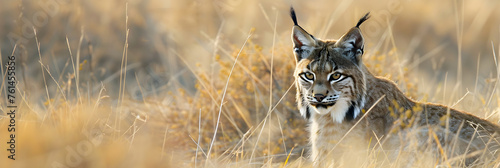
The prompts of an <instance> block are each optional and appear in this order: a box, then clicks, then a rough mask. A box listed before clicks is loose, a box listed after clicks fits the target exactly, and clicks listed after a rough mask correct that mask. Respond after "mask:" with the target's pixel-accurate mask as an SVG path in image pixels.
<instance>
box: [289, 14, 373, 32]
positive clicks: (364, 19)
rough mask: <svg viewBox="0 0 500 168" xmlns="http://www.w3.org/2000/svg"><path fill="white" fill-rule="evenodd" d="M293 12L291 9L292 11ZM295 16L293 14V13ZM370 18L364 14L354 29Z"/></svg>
mask: <svg viewBox="0 0 500 168" xmlns="http://www.w3.org/2000/svg"><path fill="white" fill-rule="evenodd" d="M292 10H293V9H292ZM294 15H295V13H294ZM369 18H370V12H368V13H366V14H365V16H363V17H362V18H361V19H359V21H358V24H356V27H357V28H359V26H361V24H362V23H363V22H365V21H366V20H368V19H369Z"/></svg>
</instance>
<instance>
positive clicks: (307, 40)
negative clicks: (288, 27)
mask: <svg viewBox="0 0 500 168" xmlns="http://www.w3.org/2000/svg"><path fill="white" fill-rule="evenodd" d="M290 16H291V17H292V20H293V23H294V26H293V30H292V41H293V51H294V53H295V56H296V61H297V62H298V61H300V60H302V59H304V58H307V57H308V56H309V53H311V51H312V50H313V49H314V47H315V46H316V44H317V42H316V39H315V38H314V37H313V36H312V35H311V34H309V33H307V31H305V30H304V29H303V28H302V27H300V26H299V25H298V23H297V17H296V16H295V11H294V10H293V7H292V8H290Z"/></svg>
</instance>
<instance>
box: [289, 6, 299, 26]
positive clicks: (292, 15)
mask: <svg viewBox="0 0 500 168" xmlns="http://www.w3.org/2000/svg"><path fill="white" fill-rule="evenodd" d="M290 17H292V20H293V24H294V25H299V24H298V23H297V16H295V10H294V9H293V7H292V6H290Z"/></svg>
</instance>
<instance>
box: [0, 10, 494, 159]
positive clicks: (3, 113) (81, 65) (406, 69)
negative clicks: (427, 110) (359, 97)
mask: <svg viewBox="0 0 500 168" xmlns="http://www.w3.org/2000/svg"><path fill="white" fill-rule="evenodd" d="M292 4H293V6H294V7H295V9H296V11H297V15H298V21H299V23H300V24H301V26H302V27H304V28H305V29H306V30H307V31H309V33H311V34H314V35H315V36H316V37H319V38H323V39H328V38H334V39H336V38H339V37H340V36H341V35H342V34H343V33H345V32H346V31H347V30H348V29H349V28H351V27H352V26H354V25H355V23H356V22H357V19H358V18H360V17H361V16H362V15H363V14H365V13H366V12H369V11H370V12H371V14H372V18H371V19H369V20H368V21H367V22H366V23H365V24H364V25H363V26H361V29H362V31H363V33H364V36H365V41H366V53H365V55H364V56H363V57H364V63H365V64H367V66H368V67H369V69H370V70H371V71H372V72H373V73H374V74H376V75H380V76H385V77H388V78H390V79H392V80H394V81H396V83H398V85H399V87H400V88H401V89H402V90H403V91H404V92H405V93H406V94H407V95H408V96H410V97H412V98H413V99H415V100H418V101H428V102H435V103H440V104H445V105H449V106H452V107H453V108H457V109H460V110H465V111H468V112H470V113H473V114H475V115H478V116H480V117H483V118H487V119H488V120H490V121H492V122H495V123H498V121H499V120H500V118H499V114H498V111H499V110H500V108H499V107H500V91H498V85H499V84H498V77H499V67H498V62H499V61H498V59H497V57H498V53H499V50H500V27H499V26H500V10H497V9H500V1H496V0H475V1H461V0H443V1H431V0H422V1H415V0H384V1H370V0H360V1H327V0H316V1H293V2H291V1H265V0H258V1H243V0H220V1H217V0H206V1H195V0H185V1H173V0H167V1H160V0H143V1H140V0H129V1H98V0H85V1H84V0H77V1H69V0H42V1H35V0H24V1H20V0H6V1H2V2H0V20H1V21H2V26H0V50H1V52H0V54H1V61H2V62H1V64H2V65H3V66H2V71H1V72H2V79H3V80H2V81H3V82H2V85H0V86H1V87H0V117H1V118H0V144H1V145H0V151H2V152H0V167H307V166H309V167H310V166H311V163H310V162H308V160H307V156H308V146H307V145H308V142H307V137H308V133H307V124H306V121H305V120H304V119H303V118H302V117H301V116H300V115H299V112H298V110H297V109H296V104H295V88H294V86H293V81H294V78H293V76H292V75H293V70H294V67H295V61H294V56H293V53H292V42H291V39H290V34H291V29H292V25H293V23H292V21H291V19H290V18H289V14H288V12H289V7H290V5H292ZM35 31H36V34H35V33H34V32H35ZM11 55H13V56H15V57H16V66H15V67H16V71H15V72H16V74H15V77H16V79H17V85H16V88H15V91H16V93H15V94H16V95H15V96H16V99H15V105H17V108H16V110H17V112H16V116H15V128H16V131H15V136H16V137H15V142H16V143H15V154H16V155H15V159H16V160H11V159H9V158H8V155H9V154H10V153H9V151H7V149H9V144H8V143H6V142H8V141H9V140H10V138H9V136H10V134H11V132H9V131H8V128H9V123H10V122H11V120H10V116H9V115H8V112H9V110H11V108H8V106H9V105H11V104H9V103H8V99H7V94H8V85H9V84H8V76H9V75H7V66H5V65H6V63H7V62H8V56H11ZM368 153H369V154H368V156H369V157H368V159H364V160H363V162H361V163H358V164H357V165H361V166H363V167H401V166H404V165H405V164H408V162H406V161H405V157H406V156H404V155H401V156H396V158H397V159H396V161H394V162H387V161H386V160H384V159H381V160H379V159H378V158H379V157H378V154H377V152H370V151H368ZM353 156H354V157H356V155H353ZM362 156H364V155H362ZM424 158H425V157H424ZM419 159H421V158H419ZM425 159H427V158H425ZM422 160H423V159H422ZM442 163H443V162H438V161H436V160H435V159H434V160H433V159H430V160H426V161H425V162H415V163H411V164H410V165H406V166H409V167H435V166H446V165H445V164H442ZM495 164H496V165H498V164H497V163H493V164H492V165H495ZM349 165H350V163H349V162H348V161H344V162H343V161H342V160H341V161H339V164H338V167H349Z"/></svg>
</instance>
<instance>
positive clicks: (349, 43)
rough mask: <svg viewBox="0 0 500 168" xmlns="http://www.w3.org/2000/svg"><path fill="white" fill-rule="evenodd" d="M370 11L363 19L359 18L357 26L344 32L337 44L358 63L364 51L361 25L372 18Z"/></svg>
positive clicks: (348, 56) (347, 55)
mask: <svg viewBox="0 0 500 168" xmlns="http://www.w3.org/2000/svg"><path fill="white" fill-rule="evenodd" d="M369 14H370V13H367V14H366V15H365V16H363V17H362V18H361V19H359V22H358V24H356V27H353V28H351V30H349V31H348V32H347V33H346V34H344V35H343V36H342V37H341V38H340V39H339V40H338V41H337V43H336V44H335V46H336V47H338V48H341V49H342V52H343V54H344V56H346V57H347V58H348V59H350V60H351V61H353V62H354V63H356V64H360V63H361V56H362V55H363V53H364V42H365V40H364V39H363V35H362V34H361V30H360V29H359V26H360V25H361V24H362V23H363V22H364V21H366V20H367V19H368V18H370V15H369Z"/></svg>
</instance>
